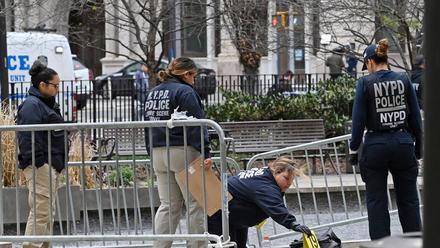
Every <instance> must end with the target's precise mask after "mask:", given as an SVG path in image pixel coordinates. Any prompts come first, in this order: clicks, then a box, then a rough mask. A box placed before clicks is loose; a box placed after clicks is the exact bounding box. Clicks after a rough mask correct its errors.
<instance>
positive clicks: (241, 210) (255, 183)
mask: <svg viewBox="0 0 440 248" xmlns="http://www.w3.org/2000/svg"><path fill="white" fill-rule="evenodd" d="M228 191H229V192H230V193H231V195H232V196H233V199H232V201H231V202H230V203H229V221H230V223H231V225H234V226H236V227H237V228H246V227H252V226H255V225H257V224H258V223H260V222H261V221H263V220H264V219H266V218H268V217H271V218H272V219H273V220H275V221H276V222H277V223H279V224H280V225H283V226H284V227H286V228H287V229H290V228H291V225H292V223H293V222H295V221H296V218H295V216H293V215H292V214H290V213H289V211H288V209H287V208H286V206H285V205H284V201H283V196H284V193H283V192H281V189H280V187H279V186H278V184H277V182H276V181H275V178H274V177H273V175H272V172H271V171H270V169H269V168H267V167H263V168H260V169H258V168H253V169H251V170H247V171H243V172H240V173H239V174H238V175H237V176H233V177H230V178H229V179H228Z"/></svg>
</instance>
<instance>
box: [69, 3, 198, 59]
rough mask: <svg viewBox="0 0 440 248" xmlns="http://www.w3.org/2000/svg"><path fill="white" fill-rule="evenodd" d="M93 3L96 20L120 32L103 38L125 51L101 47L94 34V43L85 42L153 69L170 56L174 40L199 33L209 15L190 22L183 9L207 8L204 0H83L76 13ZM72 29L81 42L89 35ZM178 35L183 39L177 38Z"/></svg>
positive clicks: (78, 13)
mask: <svg viewBox="0 0 440 248" xmlns="http://www.w3.org/2000/svg"><path fill="white" fill-rule="evenodd" d="M90 6H93V9H95V11H96V12H97V14H96V15H95V21H96V22H105V24H106V26H107V27H106V29H107V28H108V29H111V30H113V32H116V33H118V34H117V35H106V36H105V37H104V39H105V40H106V41H110V42H113V43H114V44H116V46H117V47H122V48H123V49H124V50H125V51H120V50H119V49H113V50H112V49H106V48H103V47H99V46H98V45H97V43H98V40H99V39H101V38H102V37H91V39H90V40H91V42H89V44H86V45H87V46H92V47H95V48H96V49H102V50H104V51H105V52H107V53H111V54H114V55H117V56H122V57H125V58H127V59H130V60H133V61H140V62H143V63H147V64H149V65H150V66H152V68H157V67H158V66H159V65H160V61H161V59H162V58H163V57H164V56H166V55H167V49H166V48H168V47H170V46H172V43H173V42H180V41H181V40H182V39H185V38H187V37H188V36H197V35H199V34H200V33H201V31H202V29H203V28H204V27H206V22H207V18H206V15H199V16H197V17H195V18H194V17H192V18H191V22H188V21H186V20H187V18H188V15H189V13H187V12H186V11H184V10H185V9H186V8H188V7H189V8H199V9H206V6H207V4H206V1H203V0H192V1H169V0H104V1H102V0H101V1H96V0H95V1H84V0H83V1H82V4H78V3H77V4H76V6H75V10H76V15H81V14H82V13H83V12H84V11H85V9H86V8H90ZM177 14H179V15H177ZM176 23H179V24H180V25H176ZM106 31H108V30H106ZM71 32H73V33H75V34H76V37H77V42H78V43H80V42H79V41H80V39H81V38H82V37H83V36H84V35H87V34H84V31H81V30H75V29H71ZM177 34H178V35H177ZM126 36H128V37H126ZM177 36H178V37H180V38H176V37H177ZM72 42H75V40H73V41H72ZM157 54H159V56H158V57H157V56H156V55H157ZM156 57H157V58H156Z"/></svg>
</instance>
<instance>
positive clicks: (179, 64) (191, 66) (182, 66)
mask: <svg viewBox="0 0 440 248" xmlns="http://www.w3.org/2000/svg"><path fill="white" fill-rule="evenodd" d="M188 71H197V66H196V64H195V63H194V61H193V60H192V59H190V58H187V57H179V58H177V59H175V60H173V61H171V63H170V64H169V65H168V68H167V69H165V70H163V71H159V80H160V81H165V80H167V79H169V78H171V77H178V78H180V77H181V76H182V75H183V74H185V73H186V72H188Z"/></svg>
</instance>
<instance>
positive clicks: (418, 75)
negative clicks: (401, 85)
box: [411, 68, 423, 109]
mask: <svg viewBox="0 0 440 248" xmlns="http://www.w3.org/2000/svg"><path fill="white" fill-rule="evenodd" d="M411 82H412V84H413V86H414V89H415V90H416V95H417V101H418V103H419V107H420V109H423V106H422V104H423V101H422V95H423V93H422V92H423V69H422V68H417V69H415V70H413V71H411Z"/></svg>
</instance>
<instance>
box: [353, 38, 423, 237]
mask: <svg viewBox="0 0 440 248" xmlns="http://www.w3.org/2000/svg"><path fill="white" fill-rule="evenodd" d="M365 69H368V72H369V73H370V74H369V75H367V76H365V77H362V78H360V79H359V80H358V82H357V85H356V96H355V100H354V106H353V122H352V123H353V124H352V125H353V126H352V136H351V141H350V150H351V153H352V156H351V163H352V164H353V165H354V164H357V151H358V149H359V147H360V144H361V142H362V137H363V136H364V129H367V132H366V134H365V138H364V145H363V148H362V157H361V159H360V161H359V168H360V172H361V176H362V180H363V181H364V182H365V186H366V198H367V210H368V222H369V231H370V237H371V239H380V238H382V237H385V236H389V235H390V234H391V233H390V215H389V213H388V195H387V178H388V173H389V172H391V175H392V176H393V181H394V186H395V191H396V202H397V208H398V209H399V219H400V223H401V225H402V229H403V232H417V231H420V230H421V221H420V211H419V198H418V194H417V175H418V164H417V159H418V158H421V156H422V146H421V145H422V128H421V126H422V125H421V116H420V109H419V106H418V103H417V97H416V94H415V91H414V87H413V86H412V85H411V81H410V80H409V78H408V75H407V74H406V73H396V72H394V71H391V70H389V66H388V41H387V40H386V39H382V40H380V41H379V43H378V44H372V45H369V46H368V47H367V48H366V49H365V51H364V67H363V70H365Z"/></svg>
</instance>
